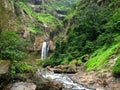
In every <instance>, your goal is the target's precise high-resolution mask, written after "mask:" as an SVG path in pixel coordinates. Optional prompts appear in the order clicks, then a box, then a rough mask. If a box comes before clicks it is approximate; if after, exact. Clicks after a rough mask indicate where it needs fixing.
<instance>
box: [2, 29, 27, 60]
mask: <svg viewBox="0 0 120 90" xmlns="http://www.w3.org/2000/svg"><path fill="white" fill-rule="evenodd" d="M24 56H25V52H24V46H22V41H21V40H20V37H19V36H18V35H17V34H16V33H15V32H12V31H8V30H6V31H2V33H1V35H0V58H1V59H10V60H21V59H23V57H24Z"/></svg>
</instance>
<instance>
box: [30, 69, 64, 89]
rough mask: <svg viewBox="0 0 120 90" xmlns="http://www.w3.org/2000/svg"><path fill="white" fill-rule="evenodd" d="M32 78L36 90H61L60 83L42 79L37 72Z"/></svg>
mask: <svg viewBox="0 0 120 90" xmlns="http://www.w3.org/2000/svg"><path fill="white" fill-rule="evenodd" d="M32 78H33V82H34V83H35V84H36V85H37V90H62V87H63V85H62V83H60V82H57V81H53V80H50V79H45V78H43V77H42V75H41V72H40V71H39V70H38V71H37V72H36V74H35V75H34V76H33V77H32Z"/></svg>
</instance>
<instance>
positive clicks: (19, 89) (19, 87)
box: [10, 82, 36, 90]
mask: <svg viewBox="0 0 120 90" xmlns="http://www.w3.org/2000/svg"><path fill="white" fill-rule="evenodd" d="M10 90H36V85H35V84H34V83H27V82H16V83H14V84H13V85H12V87H11V89H10Z"/></svg>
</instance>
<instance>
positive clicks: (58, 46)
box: [0, 0, 120, 89]
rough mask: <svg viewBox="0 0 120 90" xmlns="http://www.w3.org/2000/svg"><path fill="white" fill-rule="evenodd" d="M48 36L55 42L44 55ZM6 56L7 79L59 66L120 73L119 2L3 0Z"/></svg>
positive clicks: (0, 55) (1, 34)
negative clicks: (7, 65)
mask: <svg viewBox="0 0 120 90" xmlns="http://www.w3.org/2000/svg"><path fill="white" fill-rule="evenodd" d="M36 38H38V40H39V41H37V39H36ZM40 40H41V41H40ZM44 40H51V41H53V42H54V47H55V49H54V50H50V51H51V52H50V55H49V56H48V57H47V58H46V59H44V60H41V59H40V54H41V45H42V43H41V42H43V41H44ZM36 43H39V44H38V45H37V46H38V47H40V48H37V49H36V48H35V45H36ZM31 59H32V60H31ZM111 59H112V60H113V62H112V63H110V62H111ZM7 60H9V61H10V62H11V64H10V67H9V72H8V73H7V75H9V77H10V78H9V79H8V81H6V82H10V81H9V80H11V79H14V78H15V77H16V75H18V76H19V77H22V78H23V79H24V80H26V78H27V75H28V74H27V73H28V72H29V73H32V74H33V73H34V71H36V70H37V69H38V68H45V67H47V66H51V67H54V66H58V65H76V66H77V67H80V66H83V67H84V69H85V71H87V72H89V71H96V72H98V71H100V70H102V69H107V70H108V71H109V72H111V73H112V74H113V76H115V77H116V76H117V77H119V75H120V1H119V0H1V1H0V63H1V62H2V61H7ZM33 60H34V61H33ZM0 76H2V73H0ZM24 80H23V81H24ZM6 82H5V83H2V84H1V85H0V89H2V88H3V87H4V84H6ZM0 83H1V81H0ZM38 85H39V84H38Z"/></svg>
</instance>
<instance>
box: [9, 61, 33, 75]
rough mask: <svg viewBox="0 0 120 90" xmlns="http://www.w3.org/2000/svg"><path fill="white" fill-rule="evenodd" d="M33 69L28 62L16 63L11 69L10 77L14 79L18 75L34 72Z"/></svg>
mask: <svg viewBox="0 0 120 90" xmlns="http://www.w3.org/2000/svg"><path fill="white" fill-rule="evenodd" d="M33 69H34V68H33V67H32V66H30V65H29V64H27V63H26V62H18V61H17V62H14V63H12V64H11V67H10V75H11V77H14V76H15V75H16V74H24V73H27V72H32V71H33Z"/></svg>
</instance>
